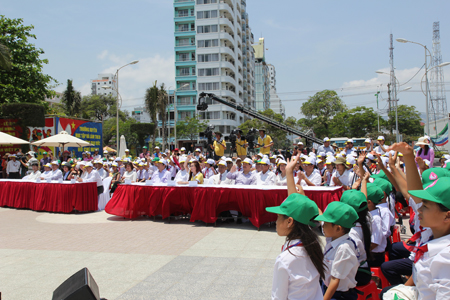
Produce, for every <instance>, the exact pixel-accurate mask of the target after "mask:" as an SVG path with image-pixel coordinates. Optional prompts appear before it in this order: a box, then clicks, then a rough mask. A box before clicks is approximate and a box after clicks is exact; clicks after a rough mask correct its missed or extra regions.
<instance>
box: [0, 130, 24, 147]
mask: <svg viewBox="0 0 450 300" xmlns="http://www.w3.org/2000/svg"><path fill="white" fill-rule="evenodd" d="M29 143H30V142H27V141H25V140H22V139H19V138H16V137H15V136H12V135H9V134H7V133H4V132H1V131H0V145H18V144H29Z"/></svg>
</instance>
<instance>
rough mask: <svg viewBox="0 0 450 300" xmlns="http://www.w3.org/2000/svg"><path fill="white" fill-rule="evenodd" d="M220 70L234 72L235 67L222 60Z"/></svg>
mask: <svg viewBox="0 0 450 300" xmlns="http://www.w3.org/2000/svg"><path fill="white" fill-rule="evenodd" d="M221 62H222V68H228V69H230V70H234V69H235V68H236V67H235V66H234V65H233V64H232V63H231V62H229V61H225V60H222V61H221Z"/></svg>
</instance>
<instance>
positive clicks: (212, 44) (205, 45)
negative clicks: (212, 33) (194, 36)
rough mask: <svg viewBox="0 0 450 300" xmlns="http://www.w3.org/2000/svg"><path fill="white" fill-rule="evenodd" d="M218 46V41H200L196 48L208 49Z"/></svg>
mask: <svg viewBox="0 0 450 300" xmlns="http://www.w3.org/2000/svg"><path fill="white" fill-rule="evenodd" d="M218 46H219V40H217V39H216V40H201V41H198V47H199V48H209V47H218Z"/></svg>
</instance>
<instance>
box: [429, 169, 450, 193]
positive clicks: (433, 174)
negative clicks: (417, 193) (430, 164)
mask: <svg viewBox="0 0 450 300" xmlns="http://www.w3.org/2000/svg"><path fill="white" fill-rule="evenodd" d="M442 177H450V172H449V171H448V170H447V169H444V168H431V169H426V170H425V171H423V173H422V184H423V186H424V188H425V187H427V186H428V185H429V184H431V183H433V182H434V181H436V179H439V178H442Z"/></svg>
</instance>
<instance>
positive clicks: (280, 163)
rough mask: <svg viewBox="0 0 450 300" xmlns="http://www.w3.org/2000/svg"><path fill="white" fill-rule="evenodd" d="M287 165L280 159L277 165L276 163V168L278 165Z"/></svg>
mask: <svg viewBox="0 0 450 300" xmlns="http://www.w3.org/2000/svg"><path fill="white" fill-rule="evenodd" d="M283 164H284V165H287V162H286V161H285V160H284V159H280V160H279V161H278V163H277V166H279V165H283Z"/></svg>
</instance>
